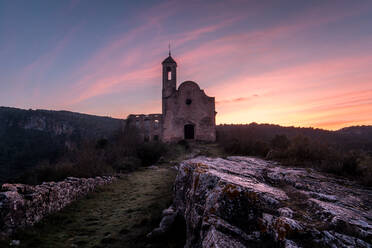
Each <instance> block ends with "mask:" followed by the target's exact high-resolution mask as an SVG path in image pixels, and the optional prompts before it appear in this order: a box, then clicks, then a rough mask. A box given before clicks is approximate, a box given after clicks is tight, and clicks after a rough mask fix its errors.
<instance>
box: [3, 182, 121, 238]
mask: <svg viewBox="0 0 372 248" xmlns="http://www.w3.org/2000/svg"><path fill="white" fill-rule="evenodd" d="M114 179H115V178H114V177H108V176H107V177H106V176H103V177H95V178H74V177H68V178H67V179H65V180H64V181H61V182H47V183H43V184H41V185H37V186H30V185H25V184H3V186H2V188H1V191H2V192H0V238H1V237H7V236H9V235H11V234H13V233H14V232H15V231H16V230H18V229H22V228H25V227H27V226H32V225H34V224H35V223H37V222H38V221H40V220H41V219H42V218H44V217H45V216H47V215H49V214H51V213H54V212H57V211H59V210H61V209H62V208H64V207H65V206H67V205H68V204H70V203H71V202H73V201H75V200H77V199H78V198H80V197H82V196H84V195H86V194H88V193H89V192H91V191H93V190H94V189H95V188H96V187H97V186H101V185H105V184H109V183H111V182H112V181H113V180H114Z"/></svg>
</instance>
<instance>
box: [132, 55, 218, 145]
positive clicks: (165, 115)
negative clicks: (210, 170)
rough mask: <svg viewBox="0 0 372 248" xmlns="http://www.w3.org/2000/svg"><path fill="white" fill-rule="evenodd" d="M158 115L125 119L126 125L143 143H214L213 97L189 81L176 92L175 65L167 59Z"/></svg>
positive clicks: (139, 115) (172, 60)
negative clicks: (138, 134) (137, 133)
mask: <svg viewBox="0 0 372 248" xmlns="http://www.w3.org/2000/svg"><path fill="white" fill-rule="evenodd" d="M162 74H163V87H162V113H161V114H150V115H143V114H138V115H129V116H128V119H127V124H128V125H135V126H136V127H137V128H138V130H139V132H140V135H141V136H142V138H143V139H144V141H152V140H155V141H156V140H161V141H163V142H177V141H180V140H183V139H185V140H197V141H207V142H214V141H215V140H216V118H215V116H216V112H215V100H214V97H209V96H207V95H206V94H205V92H204V90H202V89H200V87H199V85H198V84H197V83H195V82H193V81H185V82H183V83H181V84H180V86H179V87H178V89H177V63H176V61H174V59H173V58H172V56H171V53H170V52H169V56H168V57H167V58H166V59H165V60H164V61H163V62H162Z"/></svg>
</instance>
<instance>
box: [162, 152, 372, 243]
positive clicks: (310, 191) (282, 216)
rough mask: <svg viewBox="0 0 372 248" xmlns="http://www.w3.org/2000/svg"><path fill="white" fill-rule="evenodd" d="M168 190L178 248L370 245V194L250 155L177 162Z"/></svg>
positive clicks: (342, 181)
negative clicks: (179, 225)
mask: <svg viewBox="0 0 372 248" xmlns="http://www.w3.org/2000/svg"><path fill="white" fill-rule="evenodd" d="M174 187H175V196H174V202H173V205H172V206H171V209H172V211H171V212H172V214H173V212H176V213H177V214H178V215H179V216H182V217H183V218H184V219H185V222H186V226H187V227H186V230H187V234H186V235H187V241H186V245H185V248H201V247H203V248H210V247H219V248H222V247H226V248H227V247H229V248H231V247H233V248H235V247H236V248H240V247H288V248H295V247H371V240H372V190H371V189H367V188H363V187H362V186H359V185H358V184H356V183H355V182H352V181H348V180H346V179H336V178H333V177H330V176H327V175H324V174H320V173H318V172H316V171H314V170H309V169H302V168H289V167H282V166H280V165H279V164H277V163H274V162H270V161H265V160H261V159H257V158H249V157H228V158H227V159H222V158H206V157H197V158H194V159H190V160H186V161H184V162H182V163H181V164H180V167H179V171H178V175H177V178H176V181H175V186H174ZM166 212H168V210H167V211H166Z"/></svg>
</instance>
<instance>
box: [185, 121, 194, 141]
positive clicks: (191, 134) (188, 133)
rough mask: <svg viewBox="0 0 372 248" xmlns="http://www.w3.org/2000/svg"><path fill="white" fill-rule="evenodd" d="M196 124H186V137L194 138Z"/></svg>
mask: <svg viewBox="0 0 372 248" xmlns="http://www.w3.org/2000/svg"><path fill="white" fill-rule="evenodd" d="M194 133H195V130H194V125H191V124H187V125H185V139H194Z"/></svg>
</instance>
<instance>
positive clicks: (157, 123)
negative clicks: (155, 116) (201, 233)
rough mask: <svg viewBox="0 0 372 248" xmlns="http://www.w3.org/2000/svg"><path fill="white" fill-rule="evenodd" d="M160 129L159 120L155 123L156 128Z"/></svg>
mask: <svg viewBox="0 0 372 248" xmlns="http://www.w3.org/2000/svg"><path fill="white" fill-rule="evenodd" d="M158 127H159V120H155V121H154V128H158Z"/></svg>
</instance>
